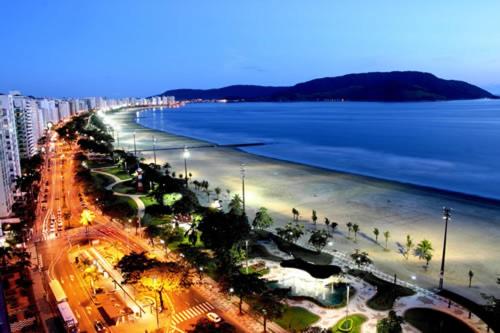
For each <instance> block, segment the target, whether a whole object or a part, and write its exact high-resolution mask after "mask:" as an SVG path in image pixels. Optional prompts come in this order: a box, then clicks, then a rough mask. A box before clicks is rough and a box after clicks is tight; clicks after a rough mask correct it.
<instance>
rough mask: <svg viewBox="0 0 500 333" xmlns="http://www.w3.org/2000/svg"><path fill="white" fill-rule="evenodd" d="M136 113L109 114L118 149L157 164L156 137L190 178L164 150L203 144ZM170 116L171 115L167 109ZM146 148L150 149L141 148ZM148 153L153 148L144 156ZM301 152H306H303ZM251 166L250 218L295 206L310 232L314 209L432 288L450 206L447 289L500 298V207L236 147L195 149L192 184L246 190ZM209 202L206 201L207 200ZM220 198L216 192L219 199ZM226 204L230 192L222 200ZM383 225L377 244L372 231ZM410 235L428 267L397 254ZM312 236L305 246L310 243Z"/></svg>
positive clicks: (284, 214)
mask: <svg viewBox="0 0 500 333" xmlns="http://www.w3.org/2000/svg"><path fill="white" fill-rule="evenodd" d="M135 112H136V111H134V110H124V111H120V112H116V113H110V114H108V115H107V119H109V120H110V121H111V123H112V124H113V126H114V127H115V129H118V132H119V144H118V143H116V145H115V146H118V148H122V147H123V148H125V149H127V150H130V151H133V136H132V133H133V132H134V131H135V132H136V148H137V150H138V151H139V155H140V157H144V158H145V160H146V162H148V161H151V162H152V160H153V153H152V151H151V149H152V137H153V136H154V137H156V139H157V144H156V147H157V151H156V156H157V163H159V164H163V163H164V162H167V161H168V162H169V163H170V164H171V165H172V167H173V170H174V171H176V172H177V173H184V161H183V159H182V157H181V152H182V151H181V150H175V149H174V150H162V149H167V148H172V147H184V146H185V145H186V146H188V147H192V146H197V145H200V144H203V142H201V141H198V140H193V139H189V138H185V137H180V136H176V135H171V134H167V133H163V132H158V131H154V130H150V129H146V128H144V127H141V126H139V125H137V124H136V123H135V120H134V117H135ZM165 112H168V110H167V111H165ZM143 150H144V151H143ZM146 150H147V151H146ZM297 153H300V152H297ZM241 163H245V165H246V204H247V213H248V215H249V218H250V219H253V217H254V214H255V211H256V209H258V208H259V207H261V206H265V207H267V208H268V209H269V210H270V212H271V214H272V216H273V217H274V219H275V226H274V227H273V229H274V228H275V227H277V226H280V225H283V224H285V223H287V222H289V221H291V218H292V214H291V209H292V208H293V207H295V208H297V209H298V210H299V211H300V214H301V221H302V222H303V223H305V224H306V225H307V226H308V228H312V222H311V218H310V216H311V211H312V209H315V210H316V211H317V213H318V216H319V220H318V228H323V227H324V224H323V220H324V217H325V216H326V217H328V218H329V219H330V220H331V221H335V222H337V223H338V224H339V226H338V231H339V233H336V234H335V235H334V236H333V243H334V244H333V246H332V247H333V248H335V249H337V250H339V251H343V252H346V253H352V252H353V251H354V249H360V250H362V251H367V252H368V253H369V254H370V256H371V258H372V259H373V260H374V263H375V266H376V267H377V268H379V269H381V270H383V271H385V272H386V273H388V274H395V273H397V275H398V278H401V279H404V280H407V281H412V276H413V277H414V278H415V279H414V280H413V281H412V282H413V283H415V284H417V285H419V286H422V287H426V288H435V287H437V285H438V280H439V267H440V262H441V252H442V246H443V231H444V223H443V220H442V207H443V206H447V207H452V208H453V213H452V214H453V217H452V220H451V223H450V225H449V232H448V247H447V254H446V274H445V287H446V288H448V289H450V290H453V291H455V292H458V293H460V294H461V295H464V296H466V297H469V298H471V299H474V300H475V301H481V302H482V301H483V299H482V297H481V293H486V294H494V295H496V296H497V297H500V288H499V285H497V284H496V279H497V277H499V276H500V259H499V254H500V207H498V206H495V205H494V204H493V203H489V202H486V201H485V202H481V201H477V200H469V199H467V198H463V197H461V196H456V195H452V194H445V193H439V192H436V191H432V190H427V189H421V188H417V187H413V186H411V185H403V184H398V183H392V182H387V181H381V180H376V179H370V178H367V177H361V176H356V175H350V174H345V173H338V172H333V171H327V170H321V169H318V168H313V167H308V166H304V165H299V164H295V163H288V162H284V161H278V160H274V159H270V158H264V157H259V156H255V155H252V154H248V153H245V152H242V151H239V150H237V149H230V148H200V149H191V157H190V158H189V160H188V172H190V173H192V175H193V179H198V180H203V179H205V180H207V181H208V182H209V183H210V187H211V189H214V188H215V187H220V188H221V189H223V192H224V193H225V190H226V189H229V190H230V191H231V194H234V193H240V192H241V178H240V177H241V176H240V164H241ZM202 198H204V200H205V203H206V196H204V197H202ZM213 198H214V199H215V195H213ZM222 199H224V200H227V195H223V198H222ZM349 221H351V222H352V223H357V224H358V225H359V226H360V233H359V234H358V240H357V242H354V241H353V240H350V239H347V238H346V235H347V227H346V223H347V222H349ZM375 227H376V228H378V229H379V230H380V233H381V235H380V236H379V243H380V244H381V245H378V244H376V243H375V236H374V235H373V228H375ZM386 230H387V231H389V232H390V234H391V237H390V239H389V246H388V247H389V250H390V251H384V248H383V243H384V239H383V236H382V233H383V232H384V231H386ZM407 234H409V235H411V237H412V238H413V240H414V242H415V243H418V242H420V241H421V240H422V239H429V240H430V241H431V242H432V244H433V246H434V249H435V251H434V257H433V259H432V261H431V263H430V267H429V269H428V270H427V271H426V270H424V268H423V266H424V264H425V263H424V261H421V260H418V258H417V257H415V256H410V258H409V260H405V259H404V258H403V256H402V254H401V253H400V252H399V244H404V243H405V239H406V235H407ZM307 239H308V236H307V235H306V236H304V237H303V238H302V239H301V240H300V241H299V242H300V243H306V242H307ZM469 270H472V271H473V272H474V278H473V281H472V288H468V279H469V278H468V272H469Z"/></svg>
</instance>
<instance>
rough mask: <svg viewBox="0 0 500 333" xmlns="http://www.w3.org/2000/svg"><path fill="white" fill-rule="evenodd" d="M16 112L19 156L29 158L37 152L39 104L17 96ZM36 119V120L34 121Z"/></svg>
mask: <svg viewBox="0 0 500 333" xmlns="http://www.w3.org/2000/svg"><path fill="white" fill-rule="evenodd" d="M14 111H15V115H16V125H17V141H18V146H19V155H20V156H21V158H29V157H31V156H33V155H35V154H36V152H37V141H38V139H39V137H37V134H39V133H37V131H36V127H37V126H36V125H35V123H36V121H37V119H36V115H34V114H35V113H37V112H38V107H37V103H36V101H35V100H34V99H32V98H29V97H26V96H21V95H15V96H14ZM34 118H35V119H34Z"/></svg>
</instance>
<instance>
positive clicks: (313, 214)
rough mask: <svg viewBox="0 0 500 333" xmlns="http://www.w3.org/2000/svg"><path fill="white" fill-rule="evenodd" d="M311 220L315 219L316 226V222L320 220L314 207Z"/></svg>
mask: <svg viewBox="0 0 500 333" xmlns="http://www.w3.org/2000/svg"><path fill="white" fill-rule="evenodd" d="M311 220H312V221H313V223H314V226H316V222H317V221H318V215H317V214H316V211H315V210H314V209H313V211H312V215H311Z"/></svg>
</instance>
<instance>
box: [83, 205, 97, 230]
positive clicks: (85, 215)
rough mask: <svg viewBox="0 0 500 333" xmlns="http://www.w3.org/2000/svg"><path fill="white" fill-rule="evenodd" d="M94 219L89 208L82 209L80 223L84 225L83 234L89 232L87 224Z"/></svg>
mask: <svg viewBox="0 0 500 333" xmlns="http://www.w3.org/2000/svg"><path fill="white" fill-rule="evenodd" d="M94 219H95V215H94V213H93V212H92V211H91V210H88V209H84V210H83V211H82V214H81V215H80V224H81V225H82V226H84V227H85V234H87V235H88V234H89V225H90V224H92V222H93V221H94Z"/></svg>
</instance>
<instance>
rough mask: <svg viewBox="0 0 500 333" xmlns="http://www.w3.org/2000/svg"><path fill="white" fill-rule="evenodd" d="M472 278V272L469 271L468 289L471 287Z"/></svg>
mask: <svg viewBox="0 0 500 333" xmlns="http://www.w3.org/2000/svg"><path fill="white" fill-rule="evenodd" d="M473 277H474V272H473V271H472V270H470V269H469V288H470V287H472V278H473Z"/></svg>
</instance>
